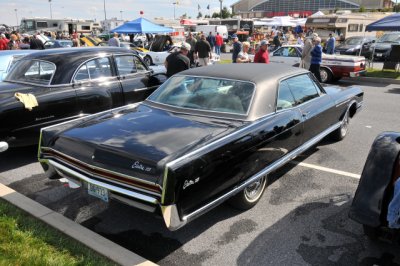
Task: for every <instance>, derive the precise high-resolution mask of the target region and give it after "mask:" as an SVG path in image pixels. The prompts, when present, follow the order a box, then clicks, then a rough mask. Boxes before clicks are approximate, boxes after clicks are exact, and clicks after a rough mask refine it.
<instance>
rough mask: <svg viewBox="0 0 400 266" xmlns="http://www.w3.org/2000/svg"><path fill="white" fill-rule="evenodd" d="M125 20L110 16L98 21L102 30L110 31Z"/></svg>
mask: <svg viewBox="0 0 400 266" xmlns="http://www.w3.org/2000/svg"><path fill="white" fill-rule="evenodd" d="M125 22H126V21H125V20H121V19H118V18H111V19H107V20H102V21H100V23H101V27H102V29H103V32H110V31H111V30H113V29H115V28H116V27H118V26H121V25H122V24H124V23H125Z"/></svg>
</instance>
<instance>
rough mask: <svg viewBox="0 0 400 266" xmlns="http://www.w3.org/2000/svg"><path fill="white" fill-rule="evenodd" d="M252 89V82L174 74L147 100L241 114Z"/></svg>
mask: <svg viewBox="0 0 400 266" xmlns="http://www.w3.org/2000/svg"><path fill="white" fill-rule="evenodd" d="M254 90H255V87H254V84H252V83H250V82H244V81H237V80H227V79H219V78H204V77H192V76H174V77H171V78H170V79H169V80H168V81H167V82H166V83H164V84H163V85H162V86H160V87H159V88H158V89H157V90H156V91H155V92H154V93H153V94H152V95H150V96H149V98H148V100H149V101H153V102H157V103H161V104H167V105H171V106H175V107H180V108H189V109H196V110H204V111H213V112H223V113H232V114H240V115H245V114H247V112H248V110H249V107H250V102H251V99H252V96H253V93H254Z"/></svg>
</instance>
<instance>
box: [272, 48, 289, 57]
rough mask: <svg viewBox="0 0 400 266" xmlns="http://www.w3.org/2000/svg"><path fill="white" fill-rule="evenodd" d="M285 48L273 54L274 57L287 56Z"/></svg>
mask: <svg viewBox="0 0 400 266" xmlns="http://www.w3.org/2000/svg"><path fill="white" fill-rule="evenodd" d="M287 52H288V51H287V47H281V48H279V49H278V50H276V51H275V52H274V56H287V55H285V54H287Z"/></svg>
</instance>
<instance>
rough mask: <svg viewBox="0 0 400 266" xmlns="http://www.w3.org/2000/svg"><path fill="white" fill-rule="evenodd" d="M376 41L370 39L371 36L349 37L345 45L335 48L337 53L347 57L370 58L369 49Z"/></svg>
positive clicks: (372, 38)
mask: <svg viewBox="0 0 400 266" xmlns="http://www.w3.org/2000/svg"><path fill="white" fill-rule="evenodd" d="M375 41H376V38H374V37H370V36H365V37H363V36H354V37H349V38H347V39H346V40H345V41H344V42H343V43H341V44H339V45H338V46H336V47H335V53H337V54H346V55H363V56H368V54H369V47H370V46H371V44H372V43H374V42H375ZM360 50H361V51H360Z"/></svg>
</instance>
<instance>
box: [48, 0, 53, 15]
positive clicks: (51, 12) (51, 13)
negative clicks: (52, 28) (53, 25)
mask: <svg viewBox="0 0 400 266" xmlns="http://www.w3.org/2000/svg"><path fill="white" fill-rule="evenodd" d="M49 4H50V18H53V11H52V10H51V0H49Z"/></svg>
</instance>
